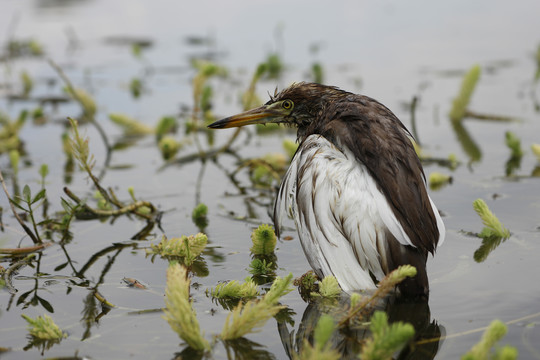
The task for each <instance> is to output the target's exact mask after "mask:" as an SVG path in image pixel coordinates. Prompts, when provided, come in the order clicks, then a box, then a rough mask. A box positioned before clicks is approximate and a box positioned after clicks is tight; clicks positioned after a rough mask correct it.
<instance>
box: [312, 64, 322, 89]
mask: <svg viewBox="0 0 540 360" xmlns="http://www.w3.org/2000/svg"><path fill="white" fill-rule="evenodd" d="M311 76H312V77H313V82H316V83H318V84H322V83H323V81H324V71H323V67H322V65H321V64H320V63H318V62H316V63H314V64H313V65H311Z"/></svg>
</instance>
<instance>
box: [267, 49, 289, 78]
mask: <svg viewBox="0 0 540 360" xmlns="http://www.w3.org/2000/svg"><path fill="white" fill-rule="evenodd" d="M284 69H285V66H284V65H283V61H282V60H281V57H280V56H279V54H277V53H272V54H269V55H268V57H267V58H266V76H267V77H268V79H278V78H279V77H280V76H281V74H282V73H283V70H284Z"/></svg>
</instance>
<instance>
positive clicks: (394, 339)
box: [359, 311, 414, 360]
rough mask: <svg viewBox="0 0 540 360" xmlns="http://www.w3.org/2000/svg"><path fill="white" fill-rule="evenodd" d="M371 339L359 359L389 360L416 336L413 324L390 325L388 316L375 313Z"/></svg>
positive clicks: (370, 326) (382, 313)
mask: <svg viewBox="0 0 540 360" xmlns="http://www.w3.org/2000/svg"><path fill="white" fill-rule="evenodd" d="M369 330H370V331H371V334H372V335H371V337H370V338H368V339H367V340H366V342H365V343H364V346H363V347H362V352H361V353H360V355H359V358H360V359H362V360H387V359H392V355H393V354H394V353H395V352H396V351H398V350H400V349H401V348H402V347H403V346H404V345H405V344H407V342H409V341H410V340H411V339H412V337H413V336H414V328H413V326H412V325H411V324H407V323H402V322H395V323H392V324H388V315H386V313H385V312H383V311H375V313H374V314H373V316H372V317H371V320H370V325H369Z"/></svg>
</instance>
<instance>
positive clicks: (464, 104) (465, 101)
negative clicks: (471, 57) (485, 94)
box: [449, 65, 481, 121]
mask: <svg viewBox="0 0 540 360" xmlns="http://www.w3.org/2000/svg"><path fill="white" fill-rule="evenodd" d="M480 73H481V68H480V65H474V66H473V67H472V68H471V69H470V70H469V71H468V72H467V74H465V76H464V77H463V80H462V82H461V89H460V91H459V94H458V95H457V97H456V98H455V99H454V101H453V103H452V109H451V110H450V114H449V116H450V119H451V120H452V121H460V120H461V119H463V118H464V117H465V115H466V113H467V108H468V106H469V102H470V101H471V97H472V94H473V93H474V89H475V87H476V84H477V83H478V79H480Z"/></svg>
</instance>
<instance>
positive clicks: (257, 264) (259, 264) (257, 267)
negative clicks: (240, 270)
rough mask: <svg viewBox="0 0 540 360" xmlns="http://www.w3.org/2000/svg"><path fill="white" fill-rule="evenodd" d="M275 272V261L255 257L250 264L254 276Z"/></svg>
mask: <svg viewBox="0 0 540 360" xmlns="http://www.w3.org/2000/svg"><path fill="white" fill-rule="evenodd" d="M273 272H274V263H273V262H271V261H269V262H266V259H262V260H261V259H257V258H255V259H253V260H252V261H251V263H250V264H249V273H250V274H251V275H254V276H262V275H269V274H272V273H273Z"/></svg>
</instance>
